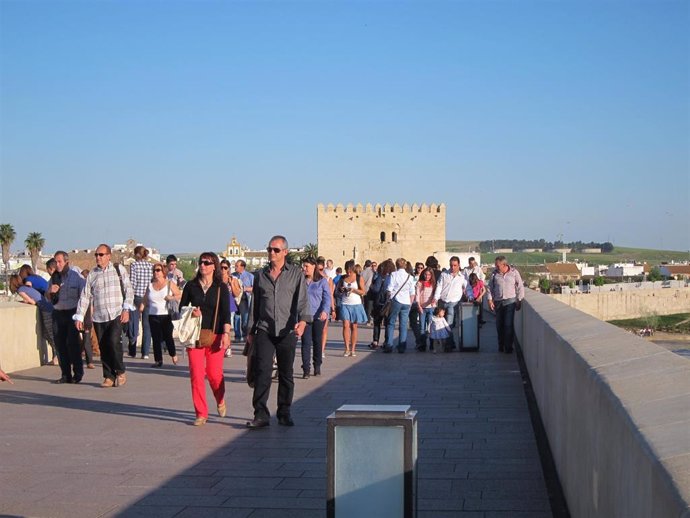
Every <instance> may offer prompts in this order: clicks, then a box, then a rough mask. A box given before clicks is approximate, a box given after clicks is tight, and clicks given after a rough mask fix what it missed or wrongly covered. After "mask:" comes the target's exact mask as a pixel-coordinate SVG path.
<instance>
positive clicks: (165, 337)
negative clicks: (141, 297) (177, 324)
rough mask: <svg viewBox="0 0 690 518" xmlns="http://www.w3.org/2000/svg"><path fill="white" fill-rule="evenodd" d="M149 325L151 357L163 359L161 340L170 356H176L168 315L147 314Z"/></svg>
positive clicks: (157, 359)
mask: <svg viewBox="0 0 690 518" xmlns="http://www.w3.org/2000/svg"><path fill="white" fill-rule="evenodd" d="M149 326H150V327H151V340H152V342H153V358H154V359H155V360H156V361H157V362H162V361H163V342H165V346H166V347H167V348H168V354H169V355H170V356H171V357H172V356H176V355H177V352H176V351H175V340H174V339H173V324H172V319H171V318H170V315H149Z"/></svg>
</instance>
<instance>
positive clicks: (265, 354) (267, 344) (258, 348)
mask: <svg viewBox="0 0 690 518" xmlns="http://www.w3.org/2000/svg"><path fill="white" fill-rule="evenodd" d="M296 347H297V336H296V335H295V333H294V331H290V333H288V334H287V335H285V336H283V337H280V336H270V335H269V334H268V333H267V332H266V331H261V330H260V331H259V332H258V333H257V334H256V335H254V366H255V382H254V396H253V398H252V404H253V405H254V418H255V419H264V420H268V419H269V418H270V417H271V414H270V412H269V411H268V396H269V395H270V392H271V374H272V371H273V355H274V354H275V355H276V359H277V360H278V411H277V412H276V415H277V416H278V417H289V416H290V407H291V405H292V396H293V394H294V392H295V380H294V379H293V363H294V361H295V349H296Z"/></svg>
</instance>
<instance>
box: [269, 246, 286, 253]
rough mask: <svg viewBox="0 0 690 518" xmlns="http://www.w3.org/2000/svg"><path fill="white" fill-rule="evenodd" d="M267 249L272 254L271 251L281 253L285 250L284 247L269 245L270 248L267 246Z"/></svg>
mask: <svg viewBox="0 0 690 518" xmlns="http://www.w3.org/2000/svg"><path fill="white" fill-rule="evenodd" d="M266 251H267V252H268V253H269V254H270V253H271V252H273V253H274V254H279V253H280V252H282V251H283V249H282V248H275V247H273V246H269V247H268V248H266Z"/></svg>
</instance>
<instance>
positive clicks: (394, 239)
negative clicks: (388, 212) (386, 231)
mask: <svg viewBox="0 0 690 518" xmlns="http://www.w3.org/2000/svg"><path fill="white" fill-rule="evenodd" d="M391 237H392V239H393V243H397V242H398V233H397V232H393V234H392V236H391Z"/></svg>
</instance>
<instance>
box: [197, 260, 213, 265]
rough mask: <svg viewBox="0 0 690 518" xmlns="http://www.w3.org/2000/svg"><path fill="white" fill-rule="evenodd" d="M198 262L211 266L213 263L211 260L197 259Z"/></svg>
mask: <svg viewBox="0 0 690 518" xmlns="http://www.w3.org/2000/svg"><path fill="white" fill-rule="evenodd" d="M199 264H203V265H204V266H211V265H212V264H213V261H199Z"/></svg>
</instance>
